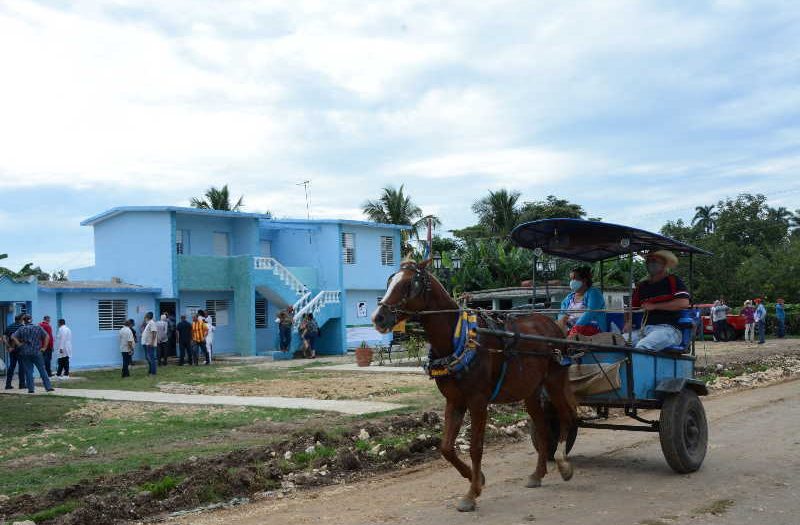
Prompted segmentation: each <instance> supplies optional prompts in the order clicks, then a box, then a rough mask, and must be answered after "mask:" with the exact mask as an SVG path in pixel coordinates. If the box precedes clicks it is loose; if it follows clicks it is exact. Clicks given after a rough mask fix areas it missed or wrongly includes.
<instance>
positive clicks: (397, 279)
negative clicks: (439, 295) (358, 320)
mask: <svg viewBox="0 0 800 525" xmlns="http://www.w3.org/2000/svg"><path fill="white" fill-rule="evenodd" d="M428 263H430V259H428V260H426V261H422V262H421V263H416V262H413V261H407V262H404V263H403V264H401V265H400V270H398V271H397V273H395V274H393V275H391V276H390V277H389V280H388V281H387V283H386V293H384V294H383V298H382V299H381V302H380V305H379V306H378V309H377V310H375V313H373V314H372V324H373V325H375V329H376V330H377V331H378V332H380V333H382V334H386V333H389V332H390V331H391V330H392V328H393V327H394V325H396V324H397V323H399V322H400V321H404V320H405V319H408V317H409V315H411V314H413V313H414V312H419V311H421V310H424V309H425V305H426V303H427V299H428V294H429V292H430V291H431V279H432V277H431V275H430V274H429V273H428V270H427V269H426V267H427V266H428Z"/></svg>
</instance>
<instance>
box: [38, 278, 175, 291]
mask: <svg viewBox="0 0 800 525" xmlns="http://www.w3.org/2000/svg"><path fill="white" fill-rule="evenodd" d="M39 289H40V290H41V291H43V292H52V293H56V292H59V293H60V292H96V293H97V292H103V293H148V294H152V293H156V294H158V293H161V288H152V287H147V286H139V285H138V284H130V283H121V282H119V281H39Z"/></svg>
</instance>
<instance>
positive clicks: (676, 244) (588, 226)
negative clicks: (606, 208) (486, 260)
mask: <svg viewBox="0 0 800 525" xmlns="http://www.w3.org/2000/svg"><path fill="white" fill-rule="evenodd" d="M511 239H512V240H513V241H514V242H515V243H516V244H517V245H518V246H521V247H523V248H530V249H532V250H533V249H536V248H541V250H542V252H543V253H546V254H548V255H553V256H556V257H565V258H567V259H576V260H579V261H585V262H589V263H592V262H597V261H602V260H605V259H610V258H612V257H615V256H619V255H624V254H627V253H629V252H630V251H634V252H644V251H654V250H671V251H673V252H675V254H676V255H688V254H691V253H696V254H702V255H711V253H710V252H707V251H705V250H702V249H700V248H697V247H696V246H692V245H690V244H686V243H682V242H680V241H676V240H675V239H671V238H669V237H665V236H664V235H659V234H657V233H653V232H649V231H646V230H640V229H638V228H632V227H630V226H622V225H620V224H610V223H607V222H599V221H587V220H583V219H542V220H539V221H532V222H526V223H524V224H520V225H519V226H517V227H516V228H514V230H513V231H512V232H511Z"/></svg>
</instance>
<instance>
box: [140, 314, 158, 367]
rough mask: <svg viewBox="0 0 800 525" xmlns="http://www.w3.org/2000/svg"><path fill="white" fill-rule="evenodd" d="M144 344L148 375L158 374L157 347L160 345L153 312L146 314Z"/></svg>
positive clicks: (143, 332)
mask: <svg viewBox="0 0 800 525" xmlns="http://www.w3.org/2000/svg"><path fill="white" fill-rule="evenodd" d="M142 346H144V355H145V357H146V358H147V364H148V365H149V367H148V369H147V375H152V376H154V375H156V372H157V371H158V361H157V357H156V348H157V346H158V327H157V326H156V323H155V321H153V312H147V313H146V314H144V329H142Z"/></svg>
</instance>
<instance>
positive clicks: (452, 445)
mask: <svg viewBox="0 0 800 525" xmlns="http://www.w3.org/2000/svg"><path fill="white" fill-rule="evenodd" d="M465 413H466V407H464V406H462V405H459V404H456V403H455V402H453V401H450V400H449V399H448V400H447V404H446V405H445V407H444V432H443V435H442V446H441V449H440V450H441V453H442V457H444V459H446V460H447V461H449V462H450V463H451V464H452V465H453V466H454V467H455V468H456V470H458V472H459V473H460V474H461V475H462V476H464V477H465V478H467V479H472V470H471V469H470V468H469V466H468V465H467V464H466V463H464V462H463V461H461V458H459V457H458V453H457V452H456V438H457V437H458V431H459V430H461V424H462V423H463V422H464V415H465Z"/></svg>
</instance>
